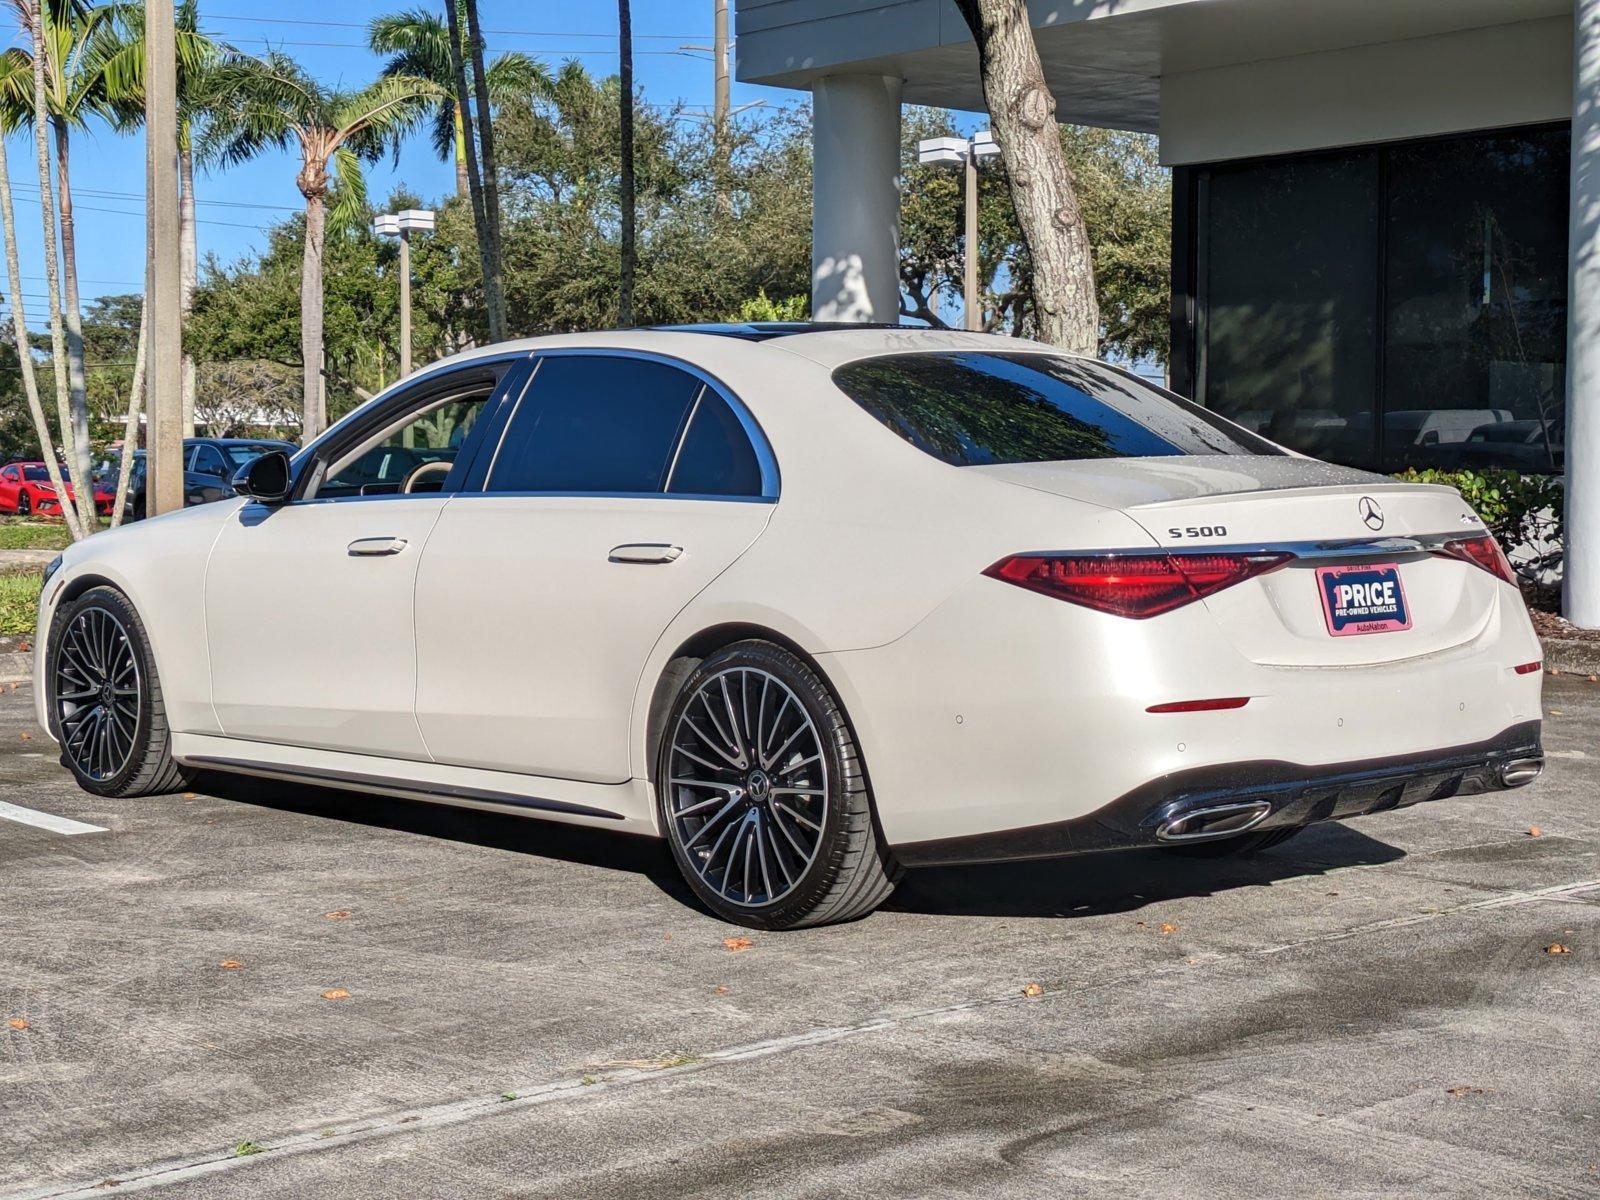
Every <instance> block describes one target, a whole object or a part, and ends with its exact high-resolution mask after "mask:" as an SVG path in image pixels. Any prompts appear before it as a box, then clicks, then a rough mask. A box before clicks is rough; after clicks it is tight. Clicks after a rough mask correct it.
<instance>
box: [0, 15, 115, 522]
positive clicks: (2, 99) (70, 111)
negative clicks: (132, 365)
mask: <svg viewBox="0 0 1600 1200" xmlns="http://www.w3.org/2000/svg"><path fill="white" fill-rule="evenodd" d="M10 4H11V8H12V12H13V13H14V15H15V16H16V20H17V24H18V26H19V27H20V28H21V30H22V31H23V33H25V34H26V35H28V38H29V45H28V47H27V48H24V47H20V46H19V47H12V48H11V49H9V50H7V51H6V52H5V53H4V54H3V55H0V128H3V129H4V130H5V131H6V132H8V133H9V132H12V131H14V130H17V129H21V128H25V127H27V126H30V125H34V124H36V115H37V113H38V111H39V109H40V107H41V106H38V105H37V104H36V100H37V99H38V95H39V92H40V91H42V94H43V100H44V104H43V105H42V110H43V114H44V115H43V117H42V119H43V120H44V121H46V122H47V123H48V125H49V129H50V132H51V133H52V134H53V135H54V139H55V182H54V189H55V193H56V195H57V197H59V203H60V222H61V257H60V263H59V273H58V277H57V279H56V280H55V281H54V282H52V284H51V287H52V290H53V291H54V292H55V293H56V296H55V300H54V303H53V304H52V311H51V323H52V329H53V327H54V325H55V323H56V322H57V321H58V320H59V321H60V322H61V324H62V335H63V340H64V342H65V352H66V387H67V393H68V409H69V412H70V414H71V430H70V437H69V436H68V431H67V430H65V429H63V430H62V437H63V440H65V441H67V442H68V445H69V446H70V449H71V451H72V458H73V467H74V469H75V470H78V471H83V470H84V469H86V467H87V465H88V462H89V407H88V402H87V399H86V390H87V384H86V380H85V374H84V364H83V318H82V306H81V302H80V300H79V295H78V249H77V226H76V222H75V219H74V216H73V209H72V174H71V161H72V150H71V134H72V131H73V130H74V129H80V130H81V129H83V128H85V127H86V126H87V124H88V119H89V117H90V116H94V115H99V116H107V117H108V116H109V115H110V109H109V106H108V104H107V101H106V94H105V86H104V81H103V79H102V78H101V75H100V72H99V70H98V63H99V59H100V55H101V47H102V46H103V44H104V43H105V42H106V41H107V40H109V39H114V38H115V36H116V34H115V30H114V28H113V26H112V21H111V17H112V14H113V11H114V10H113V9H112V8H111V7H110V6H99V7H93V6H90V5H89V4H87V3H85V2H84V0H43V2H41V0H10ZM36 85H37V86H36ZM37 137H38V140H39V141H40V142H41V144H43V143H44V134H43V132H42V131H39V132H38V133H37ZM45 153H46V158H47V159H48V155H49V151H48V149H47V150H46V151H45ZM48 182H49V181H48V175H47V176H46V177H45V179H44V180H43V181H42V186H41V191H43V190H45V187H44V185H48ZM47 207H49V206H48V205H47ZM52 224H53V222H52ZM48 236H49V241H50V249H51V253H50V255H48V256H47V257H54V244H55V234H54V231H53V229H52V231H51V232H50V234H49V235H48ZM47 273H49V272H48V271H47ZM79 490H80V491H81V490H82V489H81V488H80V489H79ZM78 507H79V508H80V510H86V511H87V512H88V513H89V514H90V517H89V518H85V519H86V520H88V519H92V514H93V511H94V497H93V495H92V494H90V495H86V496H80V497H79V498H78Z"/></svg>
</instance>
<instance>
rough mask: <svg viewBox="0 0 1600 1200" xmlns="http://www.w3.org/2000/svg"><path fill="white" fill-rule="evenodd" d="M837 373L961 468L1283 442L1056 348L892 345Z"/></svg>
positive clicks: (1266, 447) (862, 399)
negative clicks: (907, 350)
mask: <svg viewBox="0 0 1600 1200" xmlns="http://www.w3.org/2000/svg"><path fill="white" fill-rule="evenodd" d="M833 381H834V383H835V384H836V385H838V387H839V388H840V389H841V390H842V391H843V392H844V393H845V394H846V395H848V396H849V397H850V398H851V399H852V400H854V401H855V402H856V403H857V404H859V405H860V406H861V407H862V408H864V409H866V410H867V411H868V412H869V413H871V414H872V415H873V416H874V417H876V418H877V419H878V420H879V421H880V422H882V423H883V424H884V425H885V426H887V427H888V428H889V429H890V430H892V431H893V432H895V433H896V434H898V435H899V436H900V437H902V438H904V439H905V440H906V441H908V442H910V443H911V444H912V445H913V446H915V447H917V449H919V450H922V451H923V452H925V453H927V454H931V455H932V456H933V457H934V458H937V459H941V460H942V461H944V462H947V463H950V464H951V465H952V466H958V467H965V466H983V465H987V464H999V463H1027V462H1059V461H1064V460H1071V459H1088V458H1149V457H1155V456H1161V455H1180V454H1282V453H1283V451H1282V450H1281V449H1279V448H1278V447H1277V446H1275V445H1273V444H1272V443H1271V442H1269V441H1266V440H1265V439H1264V438H1260V437H1257V436H1256V435H1255V434H1253V433H1250V432H1249V431H1248V430H1246V429H1244V428H1242V427H1241V426H1238V425H1235V424H1233V423H1232V422H1231V421H1226V420H1224V419H1223V418H1221V417H1219V416H1217V415H1216V414H1214V413H1211V412H1208V411H1207V410H1206V409H1204V408H1201V407H1200V406H1199V405H1197V404H1193V403H1191V402H1190V401H1188V400H1184V399H1183V398H1182V397H1180V396H1176V395H1173V394H1172V393H1170V392H1166V391H1163V390H1162V389H1160V388H1156V387H1153V386H1151V385H1150V384H1148V383H1145V382H1144V381H1143V380H1141V379H1138V378H1136V377H1134V376H1132V375H1128V374H1124V373H1123V372H1121V371H1118V370H1115V369H1114V368H1111V367H1107V366H1105V365H1103V364H1101V363H1094V362H1088V361H1086V360H1083V359H1077V358H1067V357H1065V356H1060V355H1054V354H1028V353H1011V352H993V351H954V352H943V353H919V354H889V355H883V356H881V357H878V358H866V359H861V360H859V361H857V362H852V363H846V364H845V365H844V366H842V367H840V368H839V369H838V370H836V371H835V372H834V373H833Z"/></svg>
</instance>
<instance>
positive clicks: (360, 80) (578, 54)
mask: <svg viewBox="0 0 1600 1200" xmlns="http://www.w3.org/2000/svg"><path fill="white" fill-rule="evenodd" d="M421 3H428V4H432V5H435V6H436V5H437V0H345V3H342V4H329V3H327V2H326V0H320V2H318V0H273V2H272V3H270V4H268V3H264V2H262V0H202V9H201V12H202V18H203V24H204V27H205V28H206V29H207V30H208V31H209V32H211V33H214V34H215V35H217V36H219V37H221V38H223V39H225V40H227V41H229V42H231V43H233V44H234V45H236V46H237V47H239V49H241V50H244V51H247V52H251V53H261V52H263V51H265V50H266V49H267V48H268V46H269V45H270V46H272V47H276V48H281V49H283V50H284V51H286V52H288V53H290V54H293V55H294V56H295V57H296V58H298V59H299V60H300V61H301V62H302V63H304V64H305V65H306V67H307V68H308V69H309V70H311V71H312V72H313V73H314V74H315V75H317V76H318V77H319V78H321V79H323V80H325V81H328V82H343V83H344V84H346V85H348V86H360V85H362V84H364V83H366V82H367V81H369V80H370V79H371V78H372V77H373V76H374V75H376V73H377V71H378V68H379V60H378V59H377V58H376V57H374V56H373V55H372V54H370V53H369V52H368V51H367V49H366V25H367V22H368V21H369V20H370V19H371V18H372V17H374V16H376V15H378V14H379V13H383V12H391V11H395V10H397V9H402V8H409V7H413V6H415V5H417V4H421ZM440 11H441V12H442V11H443V10H442V9H441V10H440ZM480 11H481V13H482V18H483V25H484V37H485V40H486V41H487V42H488V45H489V52H490V54H491V55H492V54H493V53H495V52H496V51H499V50H509V49H518V50H523V51H526V52H527V53H530V54H533V55H535V56H537V57H541V58H544V59H546V60H547V61H549V62H550V63H551V64H552V65H554V64H557V63H559V62H561V61H562V60H564V59H568V58H578V59H579V60H580V61H582V62H583V63H584V65H585V66H586V67H588V68H589V70H590V71H591V72H593V73H595V74H601V75H604V74H612V73H614V72H615V71H616V69H617V54H616V21H617V10H616V6H615V5H614V4H612V3H609V2H605V0H580V2H578V3H567V4H550V5H544V4H540V5H532V4H528V3H526V2H521V3H519V2H517V0H480ZM711 21H712V4H711V0H634V3H633V28H634V51H635V57H634V71H635V76H636V78H637V80H638V83H639V85H640V86H641V87H642V88H643V90H644V92H645V99H646V101H647V102H648V103H652V104H657V103H662V104H665V103H672V102H674V101H680V100H681V101H683V102H684V103H686V104H688V105H691V106H704V107H705V108H707V109H709V107H710V104H711V96H712V68H711V62H710V59H709V56H706V55H699V56H689V55H684V54H680V53H677V52H676V51H677V48H678V47H679V46H680V45H682V44H684V43H692V44H699V45H709V44H710V41H711ZM8 34H9V41H8V42H7V43H6V44H12V43H15V42H16V41H17V40H18V38H17V35H16V32H15V30H14V29H12V30H9V31H8ZM797 98H798V97H797V95H796V94H795V93H793V92H785V91H781V90H778V89H774V88H761V87H749V86H745V85H742V84H739V83H735V84H734V87H733V103H734V104H735V105H740V104H745V103H749V102H750V101H753V100H763V99H764V100H765V101H766V102H767V104H769V105H777V104H783V103H788V102H793V101H794V100H796V99H797ZM6 148H7V151H8V153H9V155H10V158H9V162H10V168H11V178H12V182H13V185H14V191H15V197H16V201H17V204H16V208H17V222H18V226H19V230H20V236H19V241H20V243H21V247H20V248H21V252H22V273H23V300H24V303H25V306H26V310H27V314H28V323H29V325H30V326H33V327H35V328H43V327H44V326H45V323H46V309H45V296H44V266H43V261H44V260H43V251H42V233H41V228H40V224H39V205H38V187H37V183H36V182H34V183H31V184H30V182H29V181H36V180H37V177H38V168H37V166H36V165H35V160H34V150H33V142H32V139H31V136H29V135H20V136H13V137H12V138H10V139H8V140H7V143H6ZM294 171H295V164H294V163H293V162H292V161H291V159H290V158H289V156H288V155H272V156H268V157H263V158H262V159H260V160H259V161H257V162H253V163H249V164H246V165H244V166H239V167H232V168H229V169H227V170H224V171H218V172H215V173H212V174H202V175H201V176H200V178H199V180H198V181H197V183H196V186H195V195H196V197H197V200H198V213H199V229H198V237H199V242H200V254H201V258H202V260H203V259H204V257H205V255H206V254H207V253H208V252H214V253H216V254H218V255H219V256H221V257H222V258H223V259H225V260H227V259H233V258H237V257H238V256H240V255H242V254H245V253H248V252H249V251H251V250H253V249H258V248H260V247H261V246H263V245H264V244H265V240H266V239H265V234H264V232H263V229H262V226H265V225H269V224H271V223H272V222H274V221H277V220H281V219H282V218H283V217H285V216H287V215H288V214H290V213H292V212H295V211H298V209H299V208H300V204H301V201H300V194H299V192H298V191H296V190H295V186H294ZM368 178H369V192H370V194H371V195H372V196H373V197H374V199H381V198H382V197H383V196H386V195H387V194H388V192H389V190H390V189H391V187H393V186H394V185H395V184H397V183H404V184H406V185H407V186H408V187H410V188H411V189H412V190H414V191H416V192H418V193H420V194H421V195H423V196H424V197H427V198H429V199H430V200H431V199H433V198H436V197H441V196H444V195H447V194H449V193H450V192H451V191H452V190H453V188H454V175H453V170H452V168H451V167H450V166H449V165H447V164H445V163H442V162H439V161H438V160H437V159H435V158H434V157H433V153H432V150H431V149H430V147H429V146H428V144H427V138H426V134H425V133H418V134H416V135H414V136H413V137H412V138H411V139H410V141H409V142H408V143H407V144H406V145H405V147H404V148H403V149H402V151H401V155H400V161H399V165H398V167H396V166H394V165H392V164H391V163H390V162H389V161H385V162H383V163H381V164H378V165H376V166H373V167H371V168H370V169H369V175H368ZM73 195H74V198H75V200H76V210H77V218H78V220H77V229H78V274H79V278H80V282H81V285H82V291H83V295H84V298H85V301H87V300H88V298H90V297H93V296H97V295H106V294H115V293H119V292H138V291H143V278H144V140H143V136H142V135H136V136H131V137H119V136H117V135H116V134H114V133H112V132H111V131H110V130H109V129H106V128H104V127H100V128H96V129H92V130H90V131H89V132H88V133H84V134H79V135H77V137H76V138H75V139H74V143H73Z"/></svg>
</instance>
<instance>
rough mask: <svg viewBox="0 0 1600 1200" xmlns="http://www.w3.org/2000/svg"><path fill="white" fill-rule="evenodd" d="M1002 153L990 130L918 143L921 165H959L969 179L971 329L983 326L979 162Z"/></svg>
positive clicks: (967, 303) (966, 268)
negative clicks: (980, 281) (979, 243)
mask: <svg viewBox="0 0 1600 1200" xmlns="http://www.w3.org/2000/svg"><path fill="white" fill-rule="evenodd" d="M999 153H1000V144H999V143H998V142H996V141H995V140H994V134H992V133H990V132H989V131H988V130H987V129H984V130H980V131H979V132H978V133H975V134H973V135H972V136H971V137H970V138H962V137H937V138H926V139H924V140H923V141H920V142H918V143H917V161H918V162H919V163H923V164H933V165H938V164H941V163H946V164H950V165H952V166H953V165H957V164H959V165H960V166H962V167H963V168H964V173H965V175H966V184H965V192H966V200H965V206H966V221H965V226H964V232H965V242H966V246H965V250H964V254H963V258H964V262H963V264H962V272H961V275H962V281H961V282H962V287H961V296H962V304H963V307H964V308H965V309H966V313H965V323H966V327H967V328H968V329H974V330H975V329H979V328H981V326H982V316H983V314H982V312H980V311H979V308H978V160H979V159H980V158H993V157H994V156H995V155H997V154H999Z"/></svg>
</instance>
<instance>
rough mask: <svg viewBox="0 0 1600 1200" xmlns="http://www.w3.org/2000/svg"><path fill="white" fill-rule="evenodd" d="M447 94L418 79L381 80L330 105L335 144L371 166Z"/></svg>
mask: <svg viewBox="0 0 1600 1200" xmlns="http://www.w3.org/2000/svg"><path fill="white" fill-rule="evenodd" d="M446 94H447V93H446V92H445V90H444V88H442V87H440V86H439V85H438V84H436V83H433V82H432V81H430V80H427V79H422V78H419V77H417V76H415V75H384V76H380V77H379V78H377V79H375V80H373V82H372V83H370V84H368V85H367V86H366V87H364V88H362V89H361V90H360V91H359V92H350V93H346V94H342V95H340V96H338V97H337V98H336V99H335V100H334V102H333V103H332V104H331V105H330V109H331V111H330V112H329V114H328V116H329V122H328V123H329V125H330V126H331V127H332V128H333V129H334V130H335V135H334V142H335V144H336V145H340V146H349V147H350V149H352V150H353V151H354V152H355V153H356V154H358V155H359V156H360V157H361V158H363V159H365V160H367V161H369V162H370V161H372V160H373V159H376V158H378V157H379V156H381V155H382V154H383V153H384V151H386V150H388V149H390V148H391V147H393V146H394V145H396V144H397V143H398V142H399V141H400V139H401V138H403V137H405V136H406V134H408V133H410V132H411V131H412V130H413V129H415V128H416V127H417V125H418V124H419V123H420V122H421V121H422V120H423V119H425V118H426V117H427V115H428V112H429V110H430V109H431V108H433V107H434V106H435V105H437V104H438V103H439V102H440V100H442V99H444V98H445V96H446Z"/></svg>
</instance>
